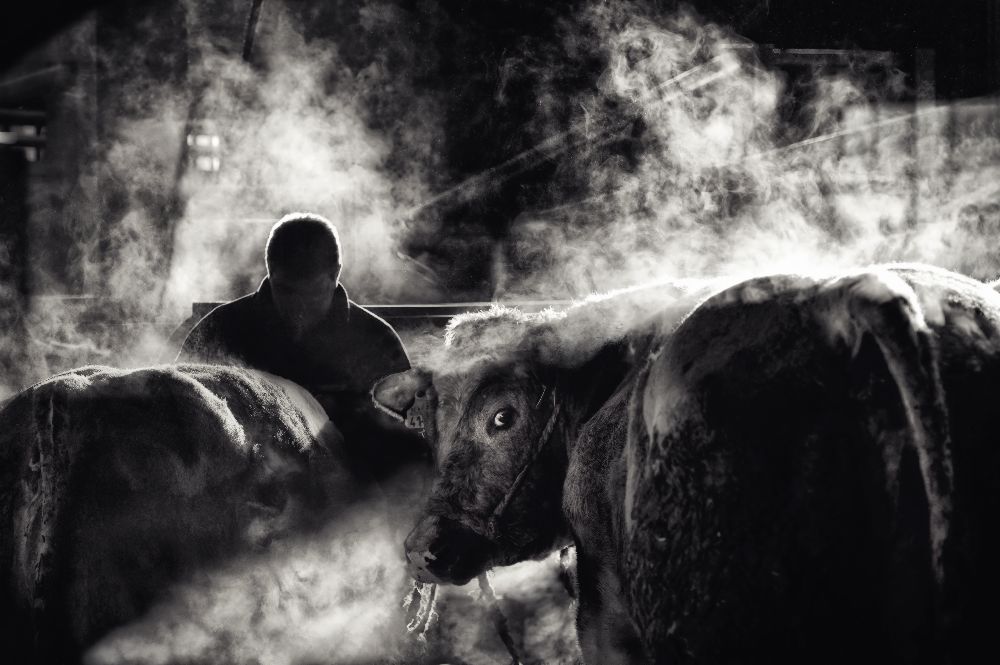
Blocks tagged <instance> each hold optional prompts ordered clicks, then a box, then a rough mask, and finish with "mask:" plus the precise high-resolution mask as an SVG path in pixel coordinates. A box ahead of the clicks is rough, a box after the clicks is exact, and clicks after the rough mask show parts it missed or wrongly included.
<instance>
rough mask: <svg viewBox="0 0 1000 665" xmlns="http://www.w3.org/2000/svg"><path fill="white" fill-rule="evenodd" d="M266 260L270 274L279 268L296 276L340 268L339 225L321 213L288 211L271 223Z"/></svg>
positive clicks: (307, 275) (311, 274)
mask: <svg viewBox="0 0 1000 665" xmlns="http://www.w3.org/2000/svg"><path fill="white" fill-rule="evenodd" d="M264 263H265V265H266V266H267V273H268V274H269V275H270V274H271V272H272V271H273V270H275V269H276V268H277V269H280V270H281V271H282V272H287V273H289V274H291V275H292V276H293V277H312V276H314V275H319V274H320V273H324V272H327V273H329V272H335V271H339V270H340V267H341V265H342V261H341V253H340V236H339V235H338V234H337V228H336V227H335V226H334V225H333V224H331V223H330V220H328V219H327V218H325V217H323V216H321V215H316V214H314V213H309V212H292V213H289V214H287V215H285V216H284V217H282V218H281V219H279V220H278V222H277V224H275V225H274V226H273V227H271V234H270V235H269V236H268V238H267V247H265V248H264Z"/></svg>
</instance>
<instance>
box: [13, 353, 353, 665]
mask: <svg viewBox="0 0 1000 665" xmlns="http://www.w3.org/2000/svg"><path fill="white" fill-rule="evenodd" d="M341 443H342V440H341V439H340V437H339V434H338V432H337V431H336V429H335V428H334V427H333V425H332V424H331V423H330V422H329V421H328V420H327V419H326V416H325V413H324V412H323V410H322V407H320V406H319V405H318V404H317V403H316V401H315V400H313V399H312V398H311V396H309V395H308V393H306V392H305V391H304V390H302V389H301V388H298V387H297V386H295V385H294V384H291V383H289V382H284V381H282V380H280V379H277V377H269V376H267V375H263V374H260V373H255V372H252V371H249V370H242V369H236V368H228V367H209V366H199V365H180V366H165V367H157V368H151V369H139V370H116V369H111V368H107V367H86V368H82V369H78V370H74V371H71V372H67V373H64V374H60V375H57V376H55V377H53V378H51V379H48V380H47V381H44V382H42V383H40V384H38V385H36V386H34V387H32V388H30V389H28V390H26V391H24V392H22V393H20V394H19V395H17V396H16V397H14V398H13V399H12V400H11V401H9V402H8V403H7V404H6V405H5V406H4V407H3V409H2V410H0V519H2V520H3V522H2V524H3V527H2V529H3V530H2V536H0V570H3V571H5V575H6V577H5V580H4V583H3V587H2V588H3V597H2V601H0V602H2V607H0V615H2V616H3V617H4V620H3V621H2V622H0V636H2V639H3V648H4V657H5V658H8V659H9V660H8V662H31V661H37V662H45V663H48V662H66V661H73V660H75V659H77V658H78V657H79V654H80V653H81V652H82V650H83V649H85V648H86V647H87V646H89V645H90V644H92V643H94V641H95V640H97V639H98V638H100V637H101V636H102V635H103V634H105V633H106V632H107V631H108V630H109V629H111V628H112V627H115V626H118V625H120V624H123V623H125V622H127V621H130V620H131V619H133V618H135V617H137V616H138V615H139V614H140V613H142V612H143V611H144V610H145V609H146V608H147V607H149V606H150V604H151V603H152V602H154V601H155V600H156V599H157V598H158V597H159V596H160V595H161V594H162V593H163V591H164V590H165V589H166V588H167V587H168V586H169V585H170V584H171V583H173V582H175V581H177V580H178V579H179V578H180V577H181V576H183V575H185V574H187V573H190V572H191V571H193V570H196V569H198V567H199V566H204V565H207V564H211V563H213V562H218V561H220V560H222V559H225V558H228V557H232V556H234V555H236V554H240V553H248V552H251V551H254V550H255V549H257V548H260V547H262V546H264V545H265V544H267V542H268V541H269V540H271V539H273V538H276V537H279V536H282V535H286V534H291V533H308V532H309V531H310V530H311V529H314V528H318V527H320V526H321V525H323V524H326V523H328V522H329V521H330V520H331V519H335V516H336V514H337V513H338V511H341V510H343V509H345V508H346V507H347V506H348V505H349V504H351V503H352V502H353V501H356V500H358V499H360V498H362V496H363V495H364V492H363V490H362V487H361V486H360V484H359V483H358V482H357V478H356V476H355V474H354V473H353V471H352V470H351V469H350V468H349V466H348V464H347V462H345V457H344V456H343V455H342V449H341Z"/></svg>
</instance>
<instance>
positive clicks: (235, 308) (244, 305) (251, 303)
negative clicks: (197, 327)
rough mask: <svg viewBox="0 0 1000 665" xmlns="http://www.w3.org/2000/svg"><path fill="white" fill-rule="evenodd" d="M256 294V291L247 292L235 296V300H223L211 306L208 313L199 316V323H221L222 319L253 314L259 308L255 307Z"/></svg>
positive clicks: (238, 317)
mask: <svg viewBox="0 0 1000 665" xmlns="http://www.w3.org/2000/svg"><path fill="white" fill-rule="evenodd" d="M256 296H257V294H256V293H248V294H247V295H245V296H243V297H241V298H237V299H236V300H230V301H229V302H224V303H222V304H221V305H218V306H216V307H214V308H212V310H211V311H210V312H209V313H208V314H206V315H205V316H203V317H202V318H201V320H200V321H199V324H201V323H205V322H212V323H221V322H223V321H230V320H235V319H241V318H245V317H247V316H253V315H255V314H256V313H257V311H258V309H259V308H258V307H257V302H256Z"/></svg>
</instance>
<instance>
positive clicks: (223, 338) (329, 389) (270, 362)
mask: <svg viewBox="0 0 1000 665" xmlns="http://www.w3.org/2000/svg"><path fill="white" fill-rule="evenodd" d="M177 362H205V363H213V364H234V365H242V366H245V367H252V368H255V369H261V370H264V371H265V372H270V373H272V374H277V375H278V376H282V377H285V378H286V379H290V380H292V381H295V382H296V383H298V384H300V385H302V386H304V387H305V388H307V389H309V390H311V391H312V392H314V393H347V394H356V395H363V396H367V395H368V393H369V391H370V390H371V387H372V386H373V385H374V384H375V382H376V381H378V380H379V379H380V378H382V377H383V376H387V375H389V374H393V373H395V372H402V371H405V370H407V369H409V368H410V361H409V358H408V357H407V356H406V351H404V350H403V344H402V342H400V340H399V336H398V335H397V334H396V332H395V331H394V330H393V329H392V328H391V327H390V326H389V324H388V323H386V322H385V321H383V320H382V319H380V318H379V317H378V316H376V315H374V314H372V313H371V312H369V311H368V310H367V309H365V308H364V307H362V306H360V305H358V304H357V303H354V302H352V301H351V300H350V299H349V298H348V297H347V291H346V290H345V289H344V287H343V286H342V285H340V286H338V287H337V291H336V293H335V295H334V302H333V306H332V307H331V310H330V314H329V315H328V316H327V318H326V320H325V321H323V322H322V323H321V324H320V325H319V326H317V328H316V329H315V330H313V331H311V332H310V333H309V334H307V335H306V337H304V338H303V339H300V340H299V341H294V340H292V338H291V337H290V336H289V335H288V333H287V332H286V331H285V329H284V327H283V326H282V325H281V322H280V320H279V318H278V313H277V310H276V309H275V307H274V301H273V300H272V298H271V284H270V280H268V279H267V278H265V279H264V281H262V282H261V284H260V288H258V289H257V291H256V292H255V293H251V294H250V295H247V296H244V297H242V298H239V299H238V300H234V301H232V302H228V303H225V304H224V305H219V306H218V307H216V308H215V309H213V310H212V311H211V312H209V313H208V314H207V315H206V316H205V317H204V318H203V319H202V320H201V321H199V322H198V323H197V324H196V325H195V327H194V328H193V329H192V330H191V332H190V333H188V336H187V338H186V339H185V340H184V344H183V346H182V347H181V350H180V353H179V354H178V355H177Z"/></svg>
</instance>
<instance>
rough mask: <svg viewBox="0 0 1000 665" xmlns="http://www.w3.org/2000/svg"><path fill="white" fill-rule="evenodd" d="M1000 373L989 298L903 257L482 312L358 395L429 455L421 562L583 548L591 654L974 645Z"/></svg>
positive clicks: (448, 571)
mask: <svg viewBox="0 0 1000 665" xmlns="http://www.w3.org/2000/svg"><path fill="white" fill-rule="evenodd" d="M657 296H659V297H657ZM998 389H1000V295H998V294H997V293H996V291H994V290H993V289H992V288H990V287H988V286H987V285H985V284H982V283H980V282H977V281H975V280H972V279H969V278H966V277H963V276H960V275H957V274H953V273H950V272H947V271H944V270H941V269H937V268H933V267H930V266H922V265H915V264H892V265H885V266H874V267H870V268H867V269H864V270H861V271H857V272H854V273H845V274H837V275H832V276H807V275H772V276H763V277H754V278H749V279H743V280H736V281H734V282H731V283H730V284H728V285H725V286H721V287H720V286H719V285H718V283H708V284H702V285H700V286H694V287H691V286H690V285H688V286H687V287H683V288H679V287H678V285H671V284H660V285H655V286H653V287H650V288H647V289H637V290H633V291H627V292H623V293H618V294H614V295H612V296H611V297H607V298H598V299H593V300H592V301H591V302H585V303H582V304H581V305H579V306H576V307H572V308H571V309H569V310H568V311H567V312H564V313H554V312H546V313H541V314H535V315H531V314H524V313H521V312H519V311H516V310H511V309H507V308H502V307H494V308H492V309H491V310H489V311H486V312H482V313H477V314H473V315H466V316H462V317H460V318H458V319H456V320H453V321H452V322H451V323H450V324H449V327H448V330H447V335H446V339H445V345H444V349H443V350H442V351H441V357H440V358H439V359H438V360H437V361H436V362H435V363H434V364H433V365H429V366H427V367H419V368H415V369H413V370H410V371H409V372H404V373H401V374H398V375H393V376H391V377H387V378H386V379H383V380H382V381H381V382H380V383H379V384H377V385H376V386H375V389H374V391H373V398H374V400H375V401H376V403H377V404H378V405H379V406H380V407H381V408H382V409H384V410H386V411H387V412H389V413H392V414H395V416H396V417H397V418H399V419H402V420H404V421H406V422H408V423H409V425H410V426H413V427H422V429H423V431H424V434H425V436H426V437H427V438H428V439H429V440H431V441H432V442H433V445H434V448H435V458H436V465H437V468H438V473H439V477H438V479H437V480H436V482H435V486H434V488H433V490H432V493H431V496H430V498H429V500H428V502H427V504H426V505H425V508H424V511H423V514H422V516H421V518H420V519H419V521H418V522H417V524H416V525H415V526H414V528H413V530H412V531H411V533H410V535H409V536H408V537H407V539H406V543H405V550H406V556H407V559H408V561H409V564H410V568H411V573H412V574H413V576H414V577H415V578H417V579H418V580H422V581H427V582H444V583H463V582H465V581H467V580H469V579H471V578H472V577H474V576H475V575H478V574H480V573H481V572H483V571H484V570H486V569H489V568H490V567H493V566H502V565H507V564H510V563H513V562H516V561H521V560H525V559H529V558H533V557H538V556H541V555H543V554H545V553H546V552H548V551H550V550H551V549H553V548H555V547H561V546H563V545H564V544H566V543H567V542H572V543H574V544H575V546H576V550H577V571H576V578H577V584H578V589H577V593H578V607H577V631H578V639H579V642H580V647H581V650H582V653H583V655H584V660H585V662H587V663H589V664H602V665H604V664H610V663H640V662H656V663H671V662H704V663H758V662H769V663H771V662H789V663H790V662H823V663H836V662H855V661H859V660H863V661H876V660H877V661H881V662H947V661H952V662H964V661H967V660H969V659H971V657H972V654H975V653H976V649H977V648H979V647H983V646H986V639H987V637H986V636H988V635H989V634H990V633H989V626H991V625H994V624H995V621H996V619H997V618H998V614H1000V611H998V609H997V607H996V602H995V601H996V597H997V591H998V590H1000V566H997V564H996V561H998V560H1000V556H998V555H1000V535H998V534H997V530H996V529H995V528H994V524H995V523H996V521H997V518H998V516H1000V485H998V484H997V482H996V480H995V479H996V478H997V477H998V475H997V472H998V471H1000V447H998V446H996V445H993V443H994V439H995V437H996V432H998V431H1000V410H998V409H996V408H995V406H994V405H993V404H992V400H993V397H994V395H996V394H998Z"/></svg>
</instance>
